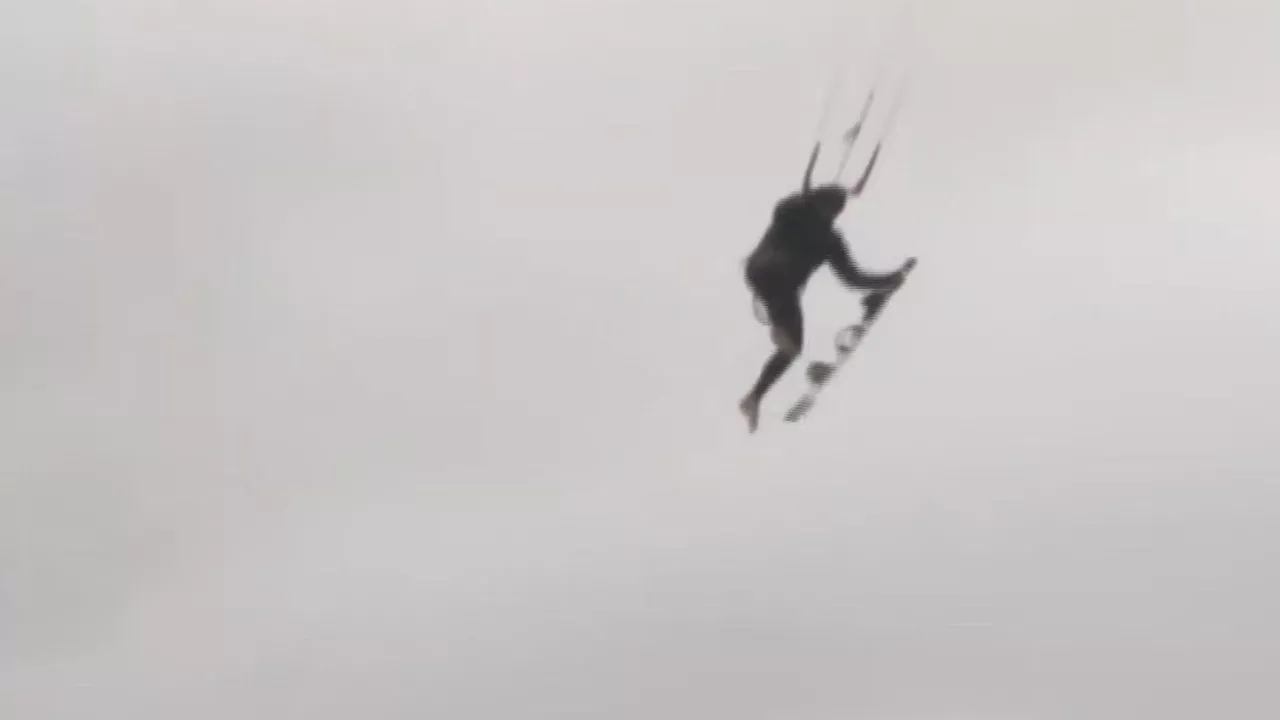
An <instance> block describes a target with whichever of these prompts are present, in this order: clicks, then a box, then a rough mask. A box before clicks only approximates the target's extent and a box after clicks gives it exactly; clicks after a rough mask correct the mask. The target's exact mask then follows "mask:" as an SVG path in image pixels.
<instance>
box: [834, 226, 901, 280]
mask: <svg viewBox="0 0 1280 720" xmlns="http://www.w3.org/2000/svg"><path fill="white" fill-rule="evenodd" d="M827 262H828V263H830V264H831V271H832V272H834V273H835V274H836V277H838V278H840V281H841V282H843V283H844V284H845V285H847V286H849V287H851V288H853V289H855V290H895V289H897V287H898V286H899V285H901V284H902V280H903V275H902V272H901V271H894V272H888V273H869V272H866V271H865V270H863V269H862V268H860V267H858V264H857V263H856V262H854V260H853V258H852V257H851V256H850V255H849V249H848V248H847V247H845V244H844V238H842V237H840V235H839V233H836V232H834V231H833V232H832V233H831V240H830V248H829V250H828V252H827Z"/></svg>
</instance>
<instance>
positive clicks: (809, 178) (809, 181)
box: [800, 143, 822, 195]
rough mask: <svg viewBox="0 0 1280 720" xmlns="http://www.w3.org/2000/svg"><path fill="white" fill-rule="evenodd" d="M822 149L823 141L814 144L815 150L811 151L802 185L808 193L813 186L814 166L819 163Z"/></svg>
mask: <svg viewBox="0 0 1280 720" xmlns="http://www.w3.org/2000/svg"><path fill="white" fill-rule="evenodd" d="M821 149H822V143H814V144H813V152H811V153H809V164H808V165H807V166H805V169H804V182H803V183H801V185H800V187H801V189H802V190H803V192H804V193H805V194H806V195H807V194H808V193H809V189H810V188H811V187H813V168H814V166H815V165H817V164H818V151H819V150H821Z"/></svg>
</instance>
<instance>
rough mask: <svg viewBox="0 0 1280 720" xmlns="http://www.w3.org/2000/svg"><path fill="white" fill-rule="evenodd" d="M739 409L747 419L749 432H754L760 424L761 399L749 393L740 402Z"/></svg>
mask: <svg viewBox="0 0 1280 720" xmlns="http://www.w3.org/2000/svg"><path fill="white" fill-rule="evenodd" d="M738 409H739V410H741V411H742V415H743V416H744V417H746V419H747V432H751V433H754V432H755V431H756V428H757V427H758V426H759V425H760V400H759V399H757V398H754V397H751V396H750V395H748V396H746V397H745V398H743V399H742V402H741V403H738Z"/></svg>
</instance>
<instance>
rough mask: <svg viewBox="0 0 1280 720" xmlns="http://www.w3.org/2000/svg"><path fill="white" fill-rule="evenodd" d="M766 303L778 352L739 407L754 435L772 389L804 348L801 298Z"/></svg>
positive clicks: (778, 298) (792, 296)
mask: <svg viewBox="0 0 1280 720" xmlns="http://www.w3.org/2000/svg"><path fill="white" fill-rule="evenodd" d="M763 300H764V302H765V304H766V305H767V306H768V308H769V315H770V318H771V320H772V322H773V331H772V337H773V342H774V345H775V346H776V347H777V350H775V351H774V353H773V355H772V356H771V357H770V358H769V359H768V360H766V361H765V364H764V367H763V368H761V369H760V376H759V378H757V379H756V383H755V385H754V386H752V388H751V392H749V393H747V395H746V397H744V398H743V399H742V403H741V404H740V405H739V407H740V409H741V410H742V414H743V415H745V416H746V417H747V424H748V426H749V429H750V430H751V432H755V429H756V426H757V425H758V423H759V418H760V402H761V401H762V400H763V399H764V396H765V395H766V394H767V393H768V392H769V390H770V388H772V387H773V386H774V384H775V383H777V382H778V380H780V379H781V378H782V376H783V375H784V374H786V372H787V369H788V368H790V367H791V364H792V363H793V362H795V359H796V358H797V357H798V356H799V355H800V351H801V350H802V349H803V347H804V316H803V314H802V312H801V309H800V298H799V295H798V294H794V293H793V294H790V295H779V296H772V297H766V298H763Z"/></svg>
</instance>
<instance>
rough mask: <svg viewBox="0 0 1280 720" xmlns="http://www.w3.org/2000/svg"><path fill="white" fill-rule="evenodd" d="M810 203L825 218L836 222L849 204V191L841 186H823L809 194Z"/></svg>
mask: <svg viewBox="0 0 1280 720" xmlns="http://www.w3.org/2000/svg"><path fill="white" fill-rule="evenodd" d="M809 202H810V203H812V204H813V207H814V208H816V209H817V210H818V212H820V213H822V215H823V217H825V218H828V219H829V220H831V221H833V222H834V221H835V219H836V218H837V217H840V213H842V212H844V206H845V205H846V204H847V203H848V202H849V191H848V190H846V189H845V188H842V187H840V186H839V185H821V186H819V187H816V188H814V189H813V190H811V191H810V192H809Z"/></svg>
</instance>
